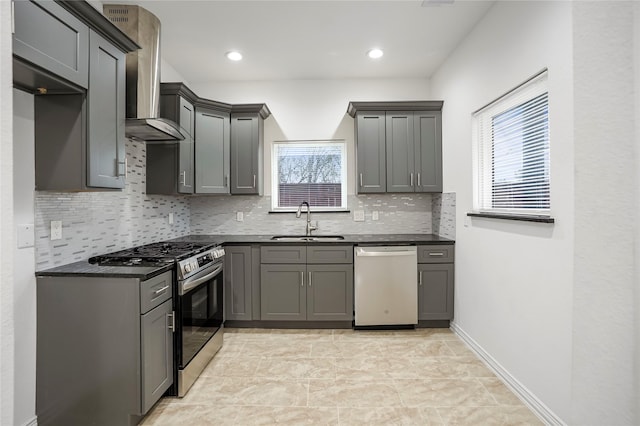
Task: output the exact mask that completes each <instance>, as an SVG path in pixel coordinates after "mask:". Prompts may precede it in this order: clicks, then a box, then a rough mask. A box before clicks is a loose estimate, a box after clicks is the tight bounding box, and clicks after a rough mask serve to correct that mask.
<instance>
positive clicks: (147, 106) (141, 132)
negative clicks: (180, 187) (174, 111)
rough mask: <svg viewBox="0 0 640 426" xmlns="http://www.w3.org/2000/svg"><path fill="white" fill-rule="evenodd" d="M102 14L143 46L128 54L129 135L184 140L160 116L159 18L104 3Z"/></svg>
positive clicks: (137, 8) (133, 8) (150, 139)
mask: <svg viewBox="0 0 640 426" xmlns="http://www.w3.org/2000/svg"><path fill="white" fill-rule="evenodd" d="M103 13H104V15H105V16H106V17H107V19H109V20H110V21H111V22H112V23H113V24H114V25H115V26H116V27H118V28H119V29H120V30H121V31H122V32H123V33H125V34H126V35H128V36H129V37H130V38H131V39H132V40H133V41H135V42H136V43H138V45H140V46H141V49H140V50H137V51H135V52H131V53H128V54H127V61H126V68H127V71H126V74H127V95H126V104H127V108H126V114H127V121H126V127H125V134H126V136H127V137H128V138H132V139H137V140H142V141H147V142H174V141H180V140H183V139H184V135H183V134H182V133H181V132H180V129H179V127H178V125H177V124H176V123H174V122H172V121H171V120H167V119H164V118H159V116H160V114H159V104H160V20H159V19H158V18H157V17H156V16H155V15H153V14H152V13H151V12H149V11H148V10H146V9H144V8H142V7H140V6H136V5H122V4H105V5H104V6H103Z"/></svg>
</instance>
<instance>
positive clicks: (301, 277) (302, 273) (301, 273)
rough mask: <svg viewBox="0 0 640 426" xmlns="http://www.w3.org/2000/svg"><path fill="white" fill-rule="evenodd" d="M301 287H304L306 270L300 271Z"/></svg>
mask: <svg viewBox="0 0 640 426" xmlns="http://www.w3.org/2000/svg"><path fill="white" fill-rule="evenodd" d="M300 287H304V272H302V271H300Z"/></svg>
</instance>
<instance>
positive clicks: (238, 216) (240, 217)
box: [236, 212, 244, 222]
mask: <svg viewBox="0 0 640 426" xmlns="http://www.w3.org/2000/svg"><path fill="white" fill-rule="evenodd" d="M236 220H237V221H238V222H242V221H243V220H244V213H242V212H236Z"/></svg>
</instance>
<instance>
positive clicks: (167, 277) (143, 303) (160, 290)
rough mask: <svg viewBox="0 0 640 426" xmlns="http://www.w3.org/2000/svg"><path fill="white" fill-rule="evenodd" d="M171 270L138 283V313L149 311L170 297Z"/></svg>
mask: <svg viewBox="0 0 640 426" xmlns="http://www.w3.org/2000/svg"><path fill="white" fill-rule="evenodd" d="M172 284H173V272H171V271H168V272H165V273H164V274H161V275H158V276H157V277H153V278H151V279H148V280H146V281H142V282H141V283H140V313H142V314H144V313H145V312H148V311H150V310H151V309H153V308H154V307H156V306H158V305H159V304H160V303H162V302H164V301H165V300H169V299H171V291H172Z"/></svg>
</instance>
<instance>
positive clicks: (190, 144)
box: [147, 83, 197, 195]
mask: <svg viewBox="0 0 640 426" xmlns="http://www.w3.org/2000/svg"><path fill="white" fill-rule="evenodd" d="M196 100H197V96H196V95H195V94H194V93H193V92H192V91H191V90H189V88H188V87H186V86H185V85H183V84H182V83H161V84H160V116H161V117H163V118H166V119H168V120H171V121H173V122H175V123H176V124H178V126H180V131H181V132H182V134H183V135H184V137H185V138H184V139H183V140H181V141H177V142H174V143H164V142H158V143H156V142H147V194H167V195H174V194H193V193H194V191H195V183H194V181H195V172H194V170H195V167H194V162H195V152H194V134H195V107H194V102H195V101H196Z"/></svg>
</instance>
